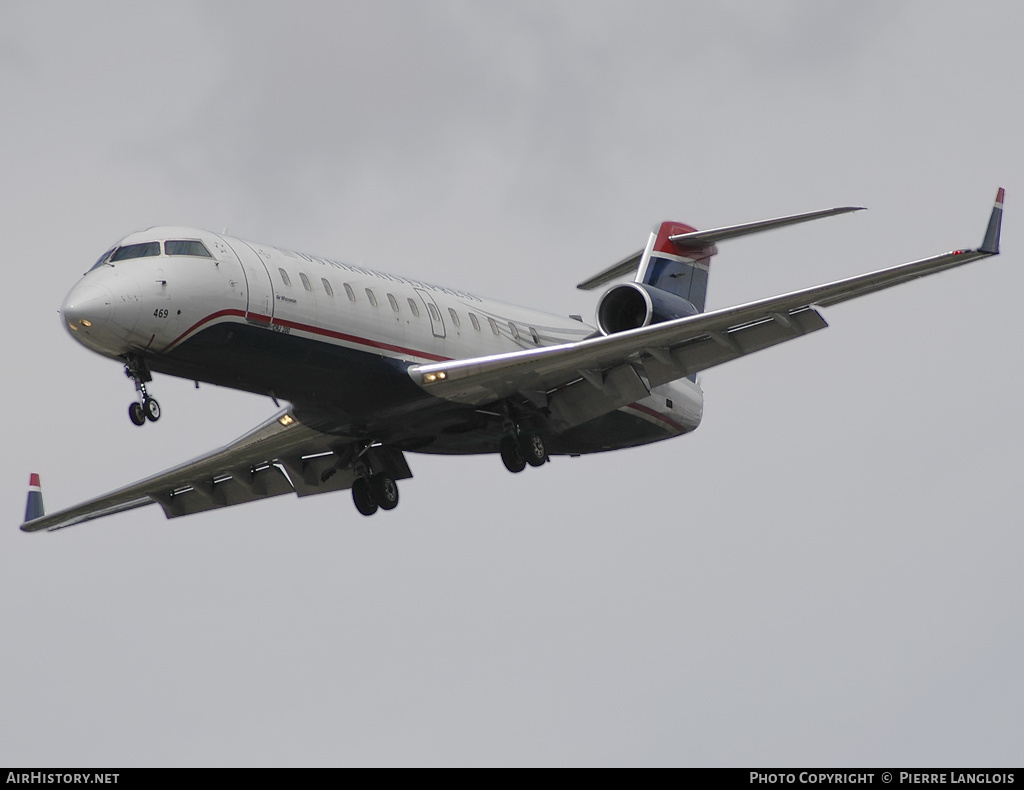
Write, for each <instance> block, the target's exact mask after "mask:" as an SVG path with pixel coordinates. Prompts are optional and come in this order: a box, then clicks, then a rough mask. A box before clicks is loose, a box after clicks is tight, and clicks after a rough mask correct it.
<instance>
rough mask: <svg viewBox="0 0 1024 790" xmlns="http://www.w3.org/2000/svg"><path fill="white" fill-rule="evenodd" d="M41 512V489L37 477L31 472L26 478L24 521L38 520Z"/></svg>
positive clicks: (42, 513)
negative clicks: (26, 490)
mask: <svg viewBox="0 0 1024 790" xmlns="http://www.w3.org/2000/svg"><path fill="white" fill-rule="evenodd" d="M42 515H44V512H43V489H42V488H41V487H40V485H39V475H37V474H36V473H35V472H33V473H32V474H31V475H30V476H29V478H28V502H26V503H25V521H32V519H36V518H39V517H40V516H42Z"/></svg>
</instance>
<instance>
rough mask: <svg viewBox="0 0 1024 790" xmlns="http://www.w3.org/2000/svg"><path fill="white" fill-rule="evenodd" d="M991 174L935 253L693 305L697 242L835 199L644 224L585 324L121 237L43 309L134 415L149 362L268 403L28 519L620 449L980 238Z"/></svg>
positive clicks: (257, 251) (301, 264)
mask: <svg viewBox="0 0 1024 790" xmlns="http://www.w3.org/2000/svg"><path fill="white" fill-rule="evenodd" d="M1002 202H1003V190H1002V189H1000V190H999V192H998V194H997V196H996V203H995V208H994V209H993V211H992V215H991V218H990V220H989V224H988V229H987V231H986V233H985V237H984V241H983V242H982V244H981V246H980V247H978V248H977V249H963V250H956V251H953V252H947V253H945V254H943V255H937V256H935V257H932V258H925V259H923V260H919V261H914V262H912V263H905V264H902V265H900V266H894V267H892V268H888V269H882V270H879V271H875V272H871V273H869V274H862V275H860V276H857V277H850V278H848V279H844V280H839V281H837V282H833V283H828V284H826V285H819V286H816V287H813V288H807V289H804V290H800V291H794V292H792V293H788V294H783V295H781V296H774V297H772V298H770V299H762V300H759V301H756V302H750V303H748V304H742V305H738V306H735V307H729V308H725V309H721V310H713V311H711V312H704V296H705V293H706V289H707V282H708V263H709V261H710V260H711V257H712V256H713V255H714V254H715V253H716V252H717V248H716V246H715V245H716V244H717V242H720V241H724V240H726V239H731V238H734V237H737V236H743V235H746V234H749V233H758V232H760V231H765V230H771V229H773V228H779V227H782V226H784V225H792V224H796V223H799V222H806V221H809V220H813V219H818V218H820V217H827V216H833V215H835V214H843V213H846V212H850V211H857V210H858V209H856V208H853V207H845V208H835V209H828V210H825V211H815V212H811V213H809V214H797V215H794V216H789V217H781V218H778V219H771V220H766V221H763V222H754V223H750V224H746V225H733V226H729V227H724V228H715V229H713V230H695V229H694V228H691V227H689V226H688V225H683V224H681V223H676V222H664V223H662V224H661V225H660V226H658V227H656V228H655V229H654V231H653V232H652V233H651V235H650V238H649V239H648V242H647V246H646V247H645V248H644V249H643V250H640V251H638V252H636V253H635V254H633V255H630V256H628V257H627V258H624V259H623V260H622V261H620V262H619V263H617V264H615V265H614V266H611V267H609V268H608V269H605V270H604V271H602V272H600V273H599V274H597V275H595V276H594V277H592V278H590V279H589V280H586V281H585V282H583V283H581V284H580V286H579V287H580V288H583V289H592V288H596V287H598V286H601V285H604V284H606V283H608V282H610V281H611V280H614V279H616V278H618V277H621V276H624V275H628V274H630V273H634V272H635V277H634V279H633V282H630V283H620V284H618V285H614V286H612V287H611V288H609V289H608V290H607V291H606V292H605V293H604V295H603V296H602V297H601V299H600V301H599V302H598V306H597V326H596V327H591V326H588V325H587V324H585V323H583V322H582V321H581V320H580V319H579V317H577V316H570V317H564V316H558V315H549V314H546V313H541V312H537V311H535V310H528V309H525V308H522V307H513V306H512V305H508V304H503V303H501V302H496V301H493V300H490V299H485V298H483V297H480V296H476V295H474V294H471V293H467V292H465V291H459V290H454V289H451V288H442V287H439V286H436V285H430V284H429V283H426V282H421V281H419V280H413V279H409V278H407V277H397V276H394V275H390V274H384V273H383V272H378V271H373V270H370V269H365V268H362V267H359V266H351V265H348V264H344V263H339V262H337V261H332V260H327V259H324V258H319V257H316V256H311V255H303V254H301V253H297V252H292V251H290V250H284V249H279V248H276V247H271V246H268V245H266V244H256V243H252V242H247V241H242V240H241V239H236V238H231V237H229V236H225V235H218V234H216V233H210V232H208V231H204V230H196V229H194V228H172V227H164V228H152V229H150V230H146V231H142V232H140V233H133V234H131V235H130V236H127V237H125V238H124V239H122V240H121V241H120V242H119V243H118V244H117V246H115V247H114V248H113V249H112V250H110V251H109V252H106V253H104V254H103V255H102V256H101V257H100V259H99V260H98V261H97V262H96V264H95V265H94V266H93V267H92V268H91V269H90V270H89V271H88V272H87V273H86V274H85V275H84V276H83V277H82V279H81V280H80V281H79V282H78V283H77V284H76V285H75V286H74V288H72V289H71V292H70V293H69V294H68V296H67V299H66V300H65V301H64V305H63V307H62V308H61V316H62V319H63V322H64V325H65V326H66V327H67V330H68V331H69V332H70V333H71V336H72V337H74V338H75V340H77V341H78V342H80V343H81V344H82V345H84V346H86V347H87V348H89V349H92V350H93V351H96V352H97V353H99V354H102V355H104V356H106V357H111V358H112V359H116V360H119V361H121V362H123V363H124V365H125V372H126V374H127V375H128V376H129V377H130V378H132V379H133V380H134V381H135V386H136V389H137V391H138V400H137V401H136V402H134V403H132V404H131V406H130V407H129V410H128V411H129V416H130V417H131V420H132V421H133V422H134V423H135V424H136V425H143V424H144V423H146V422H147V421H152V422H155V421H156V420H157V419H159V417H160V406H159V405H158V404H157V402H156V400H154V399H153V397H152V396H151V395H150V394H149V391H148V389H147V386H146V385H147V384H149V382H150V381H152V373H153V372H157V373H166V374H169V375H172V376H180V377H182V378H185V379H194V380H195V381H196V382H197V383H198V382H200V381H204V382H209V383H211V384H217V385H220V386H224V387H234V388H236V389H241V390H246V391H248V392H255V393H262V394H265V395H268V396H270V397H271V398H274V399H275V402H276V400H277V399H278V398H280V399H281V400H283V401H287V404H286V405H285V407H284V408H282V409H281V410H280V411H279V412H278V413H277V414H275V415H274V416H273V417H272V418H271V419H269V420H267V421H266V422H264V423H263V424H262V425H259V426H257V427H256V428H255V429H253V430H252V431H250V432H249V433H247V434H245V435H244V436H242V437H241V438H239V439H238V440H236V441H234V442H232V443H231V444H229V445H227V446H225V447H222V448H220V449H218V450H214V451H213V452H210V453H208V454H206V455H202V456H200V457H198V458H195V459H193V460H191V461H189V462H187V463H184V464H181V465H180V466H176V467H174V468H172V469H168V470H167V471H165V472H161V473H159V474H156V475H153V476H152V477H147V478H146V479H144V480H140V481H138V482H136V483H132V484H131V485H128V486H125V487H124V488H120V489H118V490H116V491H112V492H110V493H109V494H104V495H103V496H99V497H96V498H95V499H91V500H89V501H88V502H83V503H82V504H79V505H76V506H74V507H71V508H67V509H65V510H62V511H60V512H57V513H51V514H49V515H44V513H43V505H42V496H41V493H40V491H39V479H38V476H37V475H32V478H31V485H30V492H29V501H28V506H27V508H26V515H25V523H24V524H22V527H21V528H22V529H23V530H26V531H29V532H34V531H37V530H44V529H50V530H52V529H58V528H60V527H67V526H71V525H72V524H78V523H80V522H83V521H88V520H90V519H94V518H99V517H100V516H105V515H109V514H111V513H118V512H121V511H124V510H130V509H132V508H137V507H142V506H144V505H151V504H158V505H160V507H161V508H163V511H164V513H165V514H166V516H167V517H168V518H174V517H176V516H184V515H188V514H191V513H199V512H201V511H204V510H211V509H213V508H220V507H226V506H228V505H237V504H240V503H242V502H249V501H252V500H256V499H262V498H264V497H271V496H277V495H278V494H286V493H291V492H295V493H296V494H298V495H299V496H307V495H309V494H322V493H326V492H328V491H337V490H339V489H346V488H350V489H352V498H353V499H354V500H355V505H356V508H357V509H358V510H359V512H360V513H363V514H364V515H371V514H372V513H374V512H375V511H376V510H377V509H378V507H379V508H383V509H385V510H390V509H391V508H393V507H395V506H396V505H397V504H398V487H397V485H396V483H395V481H396V480H402V479H404V478H408V477H411V476H412V473H411V472H410V471H409V466H408V463H407V462H406V453H410V452H419V453H442V454H464V453H498V454H500V456H501V459H502V461H503V462H504V463H505V466H506V467H508V469H509V471H512V472H520V471H522V470H523V469H524V468H525V466H526V465H527V464H530V465H532V466H540V465H541V464H543V463H544V462H545V461H547V460H548V456H549V454H556V455H578V454H582V453H594V452H600V451H602V450H615V449H618V448H622V447H633V446H636V445H640V444H646V443H648V442H654V441H659V440H661V439H668V438H670V437H673V436H679V435H680V434H684V433H689V432H690V431H692V430H694V429H695V428H696V427H697V426H698V425H699V424H700V420H701V414H702V410H703V394H702V392H701V390H700V387H698V385H697V383H696V374H697V373H698V372H699V371H702V370H707V369H708V368H710V367H713V366H715V365H720V364H722V363H723V362H728V361H729V360H731V359H735V358H737V357H741V356H744V355H746V354H750V353H752V352H754V351H760V350H761V349H764V348H768V347H769V346H774V345H776V344H778V343H783V342H785V341H787V340H792V339H794V338H797V337H801V336H802V335H806V334H807V333H809V332H816V331H817V330H819V329H824V328H825V326H826V323H825V320H824V319H823V318H822V317H821V315H820V314H819V312H818V309H817V308H821V307H830V306H832V305H834V304H838V303H840V302H844V301H846V300H848V299H853V298H856V297H858V296H863V295H865V294H869V293H873V292H874V291H879V290H881V289H883V288H888V287H890V286H893V285H899V284H900V283H904V282H907V281H908V280H912V279H915V278H917V277H923V276H926V275H929V274H934V273H935V272H940V271H943V270H945V269H951V268H953V267H955V266H961V265H963V264H965V263H970V262H972V261H977V260H980V259H981V258H987V257H989V256H991V255H996V254H998V252H999V233H1000V225H1001V221H1002Z"/></svg>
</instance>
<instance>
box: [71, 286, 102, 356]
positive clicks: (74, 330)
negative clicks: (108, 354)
mask: <svg viewBox="0 0 1024 790" xmlns="http://www.w3.org/2000/svg"><path fill="white" fill-rule="evenodd" d="M112 302H113V294H111V292H110V289H109V288H106V287H104V286H102V285H97V284H95V283H81V284H79V285H76V286H75V287H74V288H72V289H71V292H70V293H69V294H68V295H67V297H66V298H65V299H64V304H63V305H62V306H61V308H60V315H61V319H62V320H63V322H64V328H65V329H67V331H68V332H69V333H70V334H71V336H72V337H73V338H75V340H77V341H78V342H80V343H82V344H83V345H86V346H89V347H90V348H94V347H96V346H98V345H101V344H102V343H103V341H104V339H105V338H104V335H105V334H106V332H107V331H108V330H109V319H110V314H111V309H112V308H111V303H112Z"/></svg>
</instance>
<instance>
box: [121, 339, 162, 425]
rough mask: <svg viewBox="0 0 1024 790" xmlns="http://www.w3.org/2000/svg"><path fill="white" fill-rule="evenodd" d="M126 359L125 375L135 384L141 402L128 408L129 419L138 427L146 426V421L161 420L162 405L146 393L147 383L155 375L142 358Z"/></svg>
mask: <svg viewBox="0 0 1024 790" xmlns="http://www.w3.org/2000/svg"><path fill="white" fill-rule="evenodd" d="M126 359H127V361H126V363H125V366H124V375H126V376H127V377H128V378H130V379H131V380H132V381H134V382H135V391H136V392H137V393H138V395H139V400H137V401H135V402H134V403H132V404H131V405H130V406H128V417H129V419H131V421H132V422H133V423H135V424H136V425H145V424H146V420H149V421H150V422H156V421H157V420H159V419H160V404H159V403H157V400H156V398H151V397H150V396H149V393H148V392H146V383H147V382H150V381H152V380H153V375H152V374H151V373H150V372H149V368H148V367H146V362H145V360H144V359H142V357H138V356H135V355H134V354H132V355H129V356H128V357H127V358H126Z"/></svg>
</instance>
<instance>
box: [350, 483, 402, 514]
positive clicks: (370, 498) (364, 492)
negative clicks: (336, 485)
mask: <svg viewBox="0 0 1024 790" xmlns="http://www.w3.org/2000/svg"><path fill="white" fill-rule="evenodd" d="M352 501H353V502H355V505H356V510H358V511H359V512H360V513H362V514H363V515H364V516H372V515H373V514H374V513H376V512H377V508H381V509H382V510H394V509H395V508H396V507H398V483H396V482H395V480H394V478H393V477H391V475H389V474H387V473H386V472H382V473H379V474H375V475H371V476H370V477H360V478H358V479H357V480H356V481H355V483H353V484H352Z"/></svg>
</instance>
